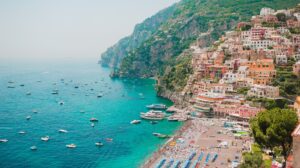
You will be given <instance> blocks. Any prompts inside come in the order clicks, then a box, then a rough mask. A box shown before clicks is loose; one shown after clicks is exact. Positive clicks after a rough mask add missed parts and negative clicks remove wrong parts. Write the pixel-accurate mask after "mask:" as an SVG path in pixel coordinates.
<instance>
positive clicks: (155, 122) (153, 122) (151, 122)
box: [150, 121, 158, 124]
mask: <svg viewBox="0 0 300 168" xmlns="http://www.w3.org/2000/svg"><path fill="white" fill-rule="evenodd" d="M157 123H158V122H157V121H150V124H157Z"/></svg>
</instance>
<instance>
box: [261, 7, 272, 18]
mask: <svg viewBox="0 0 300 168" xmlns="http://www.w3.org/2000/svg"><path fill="white" fill-rule="evenodd" d="M274 12H275V10H274V9H271V8H262V9H261V10H260V16H265V15H270V14H273V13H274Z"/></svg>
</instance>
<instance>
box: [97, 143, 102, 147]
mask: <svg viewBox="0 0 300 168" xmlns="http://www.w3.org/2000/svg"><path fill="white" fill-rule="evenodd" d="M95 145H96V146H99V147H100V146H103V143H102V142H96V143H95Z"/></svg>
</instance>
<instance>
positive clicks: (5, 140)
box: [0, 139, 8, 143]
mask: <svg viewBox="0 0 300 168" xmlns="http://www.w3.org/2000/svg"><path fill="white" fill-rule="evenodd" d="M6 142H8V140H7V139H0V143H6Z"/></svg>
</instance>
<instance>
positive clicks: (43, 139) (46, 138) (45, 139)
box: [41, 136, 50, 142]
mask: <svg viewBox="0 0 300 168" xmlns="http://www.w3.org/2000/svg"><path fill="white" fill-rule="evenodd" d="M49 139H50V137H49V136H45V137H42V138H41V140H42V141H46V142H47V141H49Z"/></svg>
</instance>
